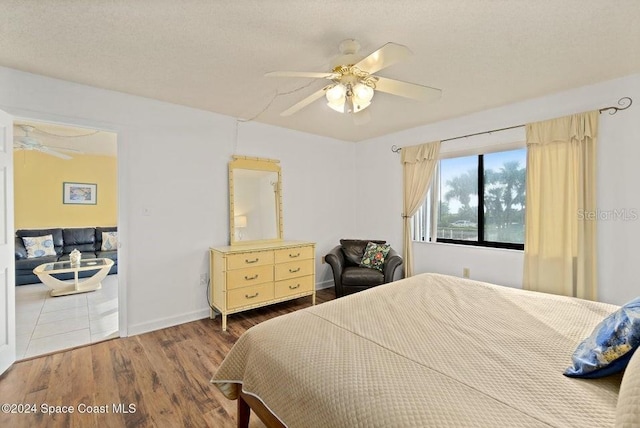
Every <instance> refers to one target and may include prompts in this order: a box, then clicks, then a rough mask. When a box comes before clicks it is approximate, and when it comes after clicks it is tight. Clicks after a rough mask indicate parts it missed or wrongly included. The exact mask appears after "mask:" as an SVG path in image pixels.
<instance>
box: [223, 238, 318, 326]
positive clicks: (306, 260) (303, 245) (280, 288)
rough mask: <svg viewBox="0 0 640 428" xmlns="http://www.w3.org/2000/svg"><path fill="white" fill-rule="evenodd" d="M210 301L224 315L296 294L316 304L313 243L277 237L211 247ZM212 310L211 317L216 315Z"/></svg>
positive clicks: (225, 320) (225, 319) (224, 317)
mask: <svg viewBox="0 0 640 428" xmlns="http://www.w3.org/2000/svg"><path fill="white" fill-rule="evenodd" d="M210 255H211V257H210V269H211V270H210V274H211V289H210V300H211V305H212V306H213V307H214V308H215V309H217V310H218V311H220V313H221V314H222V330H223V331H225V330H226V329H227V315H229V314H234V313H237V312H242V311H246V310H248V309H253V308H258V307H260V306H266V305H271V304H273V303H278V302H283V301H285V300H291V299H297V298H298V297H303V296H311V303H312V304H314V305H315V304H316V290H315V283H316V281H315V276H316V275H315V270H316V268H315V244H314V243H312V242H304V241H280V242H270V243H264V244H247V245H233V246H226V247H215V248H210ZM215 315H216V314H215V312H214V310H213V309H212V310H211V318H215Z"/></svg>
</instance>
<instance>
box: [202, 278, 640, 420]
mask: <svg viewBox="0 0 640 428" xmlns="http://www.w3.org/2000/svg"><path fill="white" fill-rule="evenodd" d="M617 308H618V307H617V306H614V305H609V304H604V303H598V302H591V301H586V300H580V299H575V298H569V297H562V296H555V295H550V294H543V293H535V292H529V291H523V290H518V289H512V288H508V287H502V286H497V285H492V284H487V283H482V282H477V281H471V280H467V279H461V278H456V277H451V276H445V275H437V274H422V275H417V276H414V277H412V278H408V279H404V280H401V281H397V282H394V283H391V284H386V285H382V286H379V287H376V288H374V289H370V290H367V291H364V292H361V293H358V294H354V295H350V296H347V297H344V298H341V299H337V300H334V301H331V302H328V303H324V304H322V305H318V306H314V307H310V308H307V309H303V310H300V311H297V312H294V313H291V314H288V315H285V316H281V317H278V318H274V319H272V320H269V321H266V322H263V323H261V324H258V325H256V326H254V327H253V328H251V329H249V330H247V332H245V334H244V335H243V336H242V337H241V338H240V339H239V340H238V342H237V343H236V344H235V346H234V347H233V349H232V350H231V351H230V353H229V354H228V355H227V357H226V358H225V360H224V361H223V363H222V365H221V366H220V368H219V369H218V371H217V372H216V373H215V375H214V376H213V379H212V383H214V384H216V386H217V387H218V388H220V390H221V391H222V392H223V393H224V394H225V396H226V397H227V398H229V399H238V403H239V404H238V412H239V413H238V426H246V424H247V423H248V418H249V411H248V406H249V405H250V406H251V408H252V409H254V410H255V411H256V414H258V416H259V417H260V418H261V419H263V421H265V423H266V424H267V425H268V426H288V427H305V428H312V427H323V428H326V427H339V428H342V427H352V426H354V427H355V426H361V427H461V426H464V427H472V426H479V427H541V426H544V427H601V426H602V427H605V426H614V421H616V412H618V418H619V421H621V420H629V421H631V425H624V426H640V410H639V409H638V407H639V406H640V402H639V400H640V399H638V396H640V380H638V379H640V353H637V355H635V356H634V358H633V359H632V360H631V363H630V365H629V367H628V368H627V370H626V373H625V374H624V377H625V379H624V382H625V383H626V384H627V385H626V389H627V390H629V391H630V392H629V393H627V394H626V397H625V398H624V400H623V399H622V398H621V401H624V402H625V406H626V407H625V408H624V409H616V407H617V404H618V396H619V394H620V388H621V381H622V380H623V375H622V374H617V375H613V376H609V377H606V378H601V379H592V380H585V379H572V378H568V377H565V376H563V375H562V373H563V371H564V369H565V368H566V367H567V366H568V365H570V362H571V355H572V353H573V351H574V349H575V347H576V345H577V344H578V343H579V342H580V341H581V340H582V339H584V338H585V337H586V336H588V335H589V334H590V333H591V331H592V330H593V328H594V327H595V326H596V325H597V324H598V323H599V322H600V321H601V320H602V319H603V318H605V317H606V316H607V315H609V314H610V313H612V312H614V311H615V310H616V309H617ZM623 387H625V385H623ZM636 411H638V413H635V412H636ZM636 418H637V419H636ZM634 421H635V422H634ZM635 423H637V424H638V425H634V424H635ZM620 426H622V425H620Z"/></svg>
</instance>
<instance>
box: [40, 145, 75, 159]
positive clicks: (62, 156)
mask: <svg viewBox="0 0 640 428" xmlns="http://www.w3.org/2000/svg"><path fill="white" fill-rule="evenodd" d="M34 150H37V151H39V152H42V153H45V154H47V155H51V156H55V157H57V158H60V159H64V160H69V159H73V158H72V157H71V156H69V155H65V154H64V153H59V152H56V151H55V150H51V149H50V148H48V147H45V146H40V147H38V148H34Z"/></svg>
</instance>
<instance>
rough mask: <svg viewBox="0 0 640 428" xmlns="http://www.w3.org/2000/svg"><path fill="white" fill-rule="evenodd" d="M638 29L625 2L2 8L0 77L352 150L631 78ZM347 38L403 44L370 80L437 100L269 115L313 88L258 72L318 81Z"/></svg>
mask: <svg viewBox="0 0 640 428" xmlns="http://www.w3.org/2000/svg"><path fill="white" fill-rule="evenodd" d="M638 22H640V1H638V0H618V1H615V2H610V1H602V0H561V1H558V0H538V1H529V0H511V1H506V0H502V1H498V0H482V1H479V0H464V1H463V0H438V1H433V0H432V1H429V0H414V1H412V0H399V1H389V0H385V1H379V0H367V1H364V0H351V1H338V0H325V1H324V2H309V1H300V0H291V1H288V0H245V1H240V0H238V1H213V0H184V1H175V0H154V1H151V0H137V1H131V0H124V1H123V0H110V1H106V0H103V1H86V0H77V1H73V0H68V1H59V0H2V1H0V65H3V66H6V67H11V68H15V69H19V70H24V71H28V72H32V73H37V74H43V75H47V76H52V77H56V78H60V79H64V80H70V81H73V82H79V83H84V84H88V85H92V86H97V87H101V88H107V89H112V90H116V91H121V92H126V93H130V94H135V95H140V96H145V97H149V98H155V99H158V100H164V101H168V102H172V103H176V104H182V105H186V106H191V107H195V108H199V109H204V110H209V111H213V112H216V113H221V114H225V115H229V116H233V117H239V118H244V119H252V120H255V121H258V122H264V123H269V124H273V125H277V126H282V127H285V128H291V129H297V130H300V131H305V132H309V133H313V134H318V135H325V136H329V137H334V138H338V139H341V140H346V141H360V140H364V139H367V138H372V137H376V136H380V135H384V134H388V133H391V132H394V131H398V130H402V129H406V128H411V127H415V126H419V125H423V124H427V123H431V122H435V121H439V120H443V119H447V118H452V117H456V116H460V115H463V114H467V113H471V112H475V111H480V110H484V109H487V108H490V107H496V106H500V105H504V104H508V103H512V102H515V101H519V100H524V99H527V98H532V97H536V96H542V95H545V94H549V93H553V92H557V91H561V90H565V89H569V88H573V87H578V86H583V85H587V84H591V83H595V82H599V81H603V80H607V79H612V78H616V77H621V76H625V75H629V74H633V73H638V72H640V25H638ZM347 38H354V39H356V40H358V41H359V42H360V44H361V45H362V48H361V53H362V54H364V55H367V54H369V53H370V52H372V51H374V50H375V49H377V48H379V47H380V46H382V45H383V44H385V43H387V42H390V41H391V42H395V43H399V44H403V45H406V46H408V47H409V48H410V49H411V50H412V51H413V56H412V57H411V58H410V59H409V60H408V61H405V62H401V63H398V64H395V65H393V66H391V67H389V68H387V69H384V70H382V71H381V72H379V73H378V74H379V75H381V76H385V77H390V78H395V79H400V80H404V81H409V82H414V83H419V84H422V85H427V86H432V87H437V88H441V89H442V90H443V96H442V98H441V99H440V100H439V101H436V102H432V103H423V102H417V101H412V100H407V99H403V98H400V97H396V96H392V95H388V94H384V93H377V94H376V96H375V98H374V100H373V104H372V105H371V107H370V108H369V110H370V113H371V121H370V122H369V123H367V124H366V125H360V126H358V125H356V124H354V123H353V120H352V118H351V117H349V115H343V114H340V113H336V112H334V111H332V110H331V109H329V107H327V106H326V104H325V103H323V102H322V100H319V101H316V102H314V103H313V104H311V105H310V106H308V107H306V108H305V109H303V110H301V111H300V112H298V113H296V114H294V115H293V116H291V117H281V116H280V115H279V113H280V112H282V111H283V110H285V109H287V108H288V107H290V106H291V105H293V104H295V103H296V102H298V101H300V100H301V99H303V98H305V97H306V96H307V95H309V94H311V93H312V92H314V91H316V90H318V89H320V88H322V87H323V85H324V84H325V82H326V81H324V80H313V79H300V78H295V79H284V78H267V77H264V73H266V72H268V71H274V70H287V71H328V70H329V63H330V61H331V59H332V58H333V57H335V56H336V55H337V54H338V44H339V43H340V41H342V40H344V39H347ZM298 88H302V89H299V90H297V91H296V89H298ZM292 91H293V92H292ZM290 92H292V93H290ZM277 93H288V94H286V95H279V96H276V94H277ZM615 101H616V100H611V102H612V103H613V102H615Z"/></svg>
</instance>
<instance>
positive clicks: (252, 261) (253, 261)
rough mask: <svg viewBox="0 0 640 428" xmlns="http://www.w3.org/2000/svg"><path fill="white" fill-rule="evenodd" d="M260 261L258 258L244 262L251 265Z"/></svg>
mask: <svg viewBox="0 0 640 428" xmlns="http://www.w3.org/2000/svg"><path fill="white" fill-rule="evenodd" d="M258 260H260V258H259V257H256V259H255V260H248V259H244V262H245V263H248V264H251V263H257V262H258Z"/></svg>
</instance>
